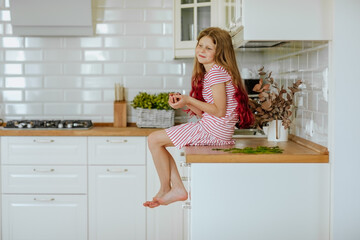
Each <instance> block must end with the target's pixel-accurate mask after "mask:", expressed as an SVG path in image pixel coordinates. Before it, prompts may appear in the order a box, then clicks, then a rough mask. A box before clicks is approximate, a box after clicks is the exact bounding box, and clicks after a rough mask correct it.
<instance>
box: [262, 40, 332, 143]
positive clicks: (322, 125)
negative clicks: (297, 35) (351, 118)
mask: <svg viewBox="0 0 360 240" xmlns="http://www.w3.org/2000/svg"><path fill="white" fill-rule="evenodd" d="M328 51H329V48H328V44H327V43H326V42H295V43H292V44H291V45H285V46H283V47H282V48H280V49H279V50H277V51H276V52H270V53H265V57H266V62H267V64H266V65H267V67H268V68H269V69H271V70H272V71H273V72H274V75H273V76H274V78H275V79H276V80H278V81H279V82H280V83H281V84H283V85H284V86H286V87H287V86H290V85H292V83H293V82H294V81H295V80H296V79H301V80H302V81H303V85H302V87H301V88H302V89H301V92H299V93H297V94H296V96H295V104H296V107H297V108H296V111H295V115H294V117H296V119H295V120H294V121H293V124H292V126H291V132H292V133H293V134H295V135H297V136H300V137H303V138H306V139H309V140H311V141H313V142H316V143H319V144H321V145H323V146H327V145H328V81H329V79H328V72H329V69H328V66H329V54H328Z"/></svg>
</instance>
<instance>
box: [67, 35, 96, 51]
mask: <svg viewBox="0 0 360 240" xmlns="http://www.w3.org/2000/svg"><path fill="white" fill-rule="evenodd" d="M63 40H64V47H65V48H70V49H76V50H79V49H81V48H101V47H102V38H101V37H83V38H78V37H66V38H64V39H63Z"/></svg>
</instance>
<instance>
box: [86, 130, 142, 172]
mask: <svg viewBox="0 0 360 240" xmlns="http://www.w3.org/2000/svg"><path fill="white" fill-rule="evenodd" d="M88 144H89V147H88V148H89V164H91V165H103V164H135V165H144V164H145V157H146V138H145V137H89V138H88Z"/></svg>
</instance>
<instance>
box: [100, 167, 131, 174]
mask: <svg viewBox="0 0 360 240" xmlns="http://www.w3.org/2000/svg"><path fill="white" fill-rule="evenodd" d="M106 171H107V172H115V173H125V172H128V171H129V170H128V169H127V168H125V169H124V170H122V169H114V170H113V169H109V168H108V169H106Z"/></svg>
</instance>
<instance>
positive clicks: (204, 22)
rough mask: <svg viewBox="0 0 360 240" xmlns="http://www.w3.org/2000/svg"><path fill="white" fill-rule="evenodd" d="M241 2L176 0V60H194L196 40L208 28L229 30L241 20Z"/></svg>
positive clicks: (228, 0) (236, 0) (227, 0)
mask: <svg viewBox="0 0 360 240" xmlns="http://www.w3.org/2000/svg"><path fill="white" fill-rule="evenodd" d="M239 4H240V0H176V1H175V3H174V41H175V43H174V46H175V47H174V48H175V52H174V54H175V58H192V57H194V54H195V52H194V51H195V46H196V42H197V41H196V38H197V36H198V34H199V33H200V32H201V31H202V30H203V29H205V28H208V27H215V26H216V27H221V28H224V29H228V28H229V27H230V26H231V25H232V24H233V23H234V22H236V20H237V18H239V17H240V16H239V13H240V11H237V9H239V8H240V7H237V5H239Z"/></svg>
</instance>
